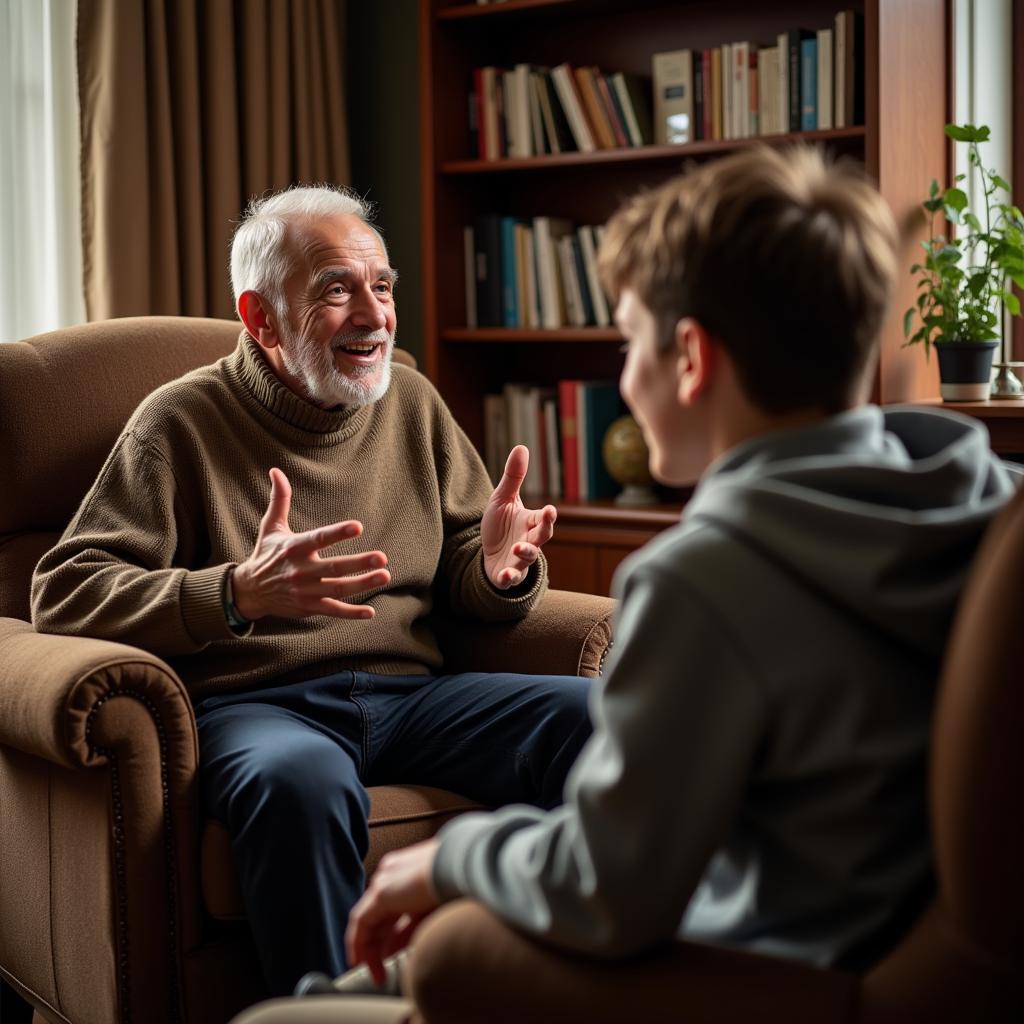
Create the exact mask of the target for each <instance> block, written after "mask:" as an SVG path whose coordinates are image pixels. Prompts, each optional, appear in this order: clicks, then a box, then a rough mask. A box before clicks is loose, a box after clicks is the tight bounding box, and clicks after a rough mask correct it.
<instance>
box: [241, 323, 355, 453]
mask: <svg viewBox="0 0 1024 1024" xmlns="http://www.w3.org/2000/svg"><path fill="white" fill-rule="evenodd" d="M225 367H226V369H227V372H228V375H229V377H230V378H231V380H232V383H233V384H234V385H235V389H236V391H237V392H238V393H239V395H240V397H241V398H242V399H243V400H245V401H246V404H247V405H248V406H249V407H250V408H251V409H252V410H253V411H254V412H256V413H257V415H258V416H259V417H260V419H261V420H263V422H264V423H266V424H267V425H268V426H269V427H270V429H271V430H273V431H274V432H275V433H277V434H280V435H282V436H288V437H289V438H290V439H291V440H292V441H294V442H295V443H298V444H304V445H309V446H314V447H329V446H330V445H335V444H339V443H340V442H342V441H345V440H347V439H348V438H350V437H351V436H352V435H353V434H355V433H356V432H357V431H358V430H359V429H360V428H361V427H362V425H363V424H364V423H365V421H366V419H367V417H368V416H369V409H370V406H368V405H363V406H358V407H357V408H350V407H345V408H340V409H321V408H320V407H319V406H317V405H314V404H313V403H312V402H308V401H306V399H304V398H300V397H299V396H298V395H297V394H295V393H294V392H293V391H291V390H290V389H289V388H287V387H286V386H285V385H284V384H282V383H281V381H280V379H279V378H278V376H277V374H275V373H274V371H273V370H272V369H271V368H270V365H269V364H268V363H267V361H266V359H265V358H264V356H263V352H262V351H261V350H260V347H259V345H257V344H256V342H255V341H254V340H253V338H252V336H251V335H250V334H249V332H248V331H242V333H241V335H240V336H239V339H238V347H237V348H236V349H235V351H234V352H233V353H232V354H231V355H230V356H228V358H227V360H226V362H225Z"/></svg>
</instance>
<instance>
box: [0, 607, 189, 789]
mask: <svg viewBox="0 0 1024 1024" xmlns="http://www.w3.org/2000/svg"><path fill="white" fill-rule="evenodd" d="M113 697H130V698H132V699H134V700H135V701H137V702H138V703H139V704H141V705H143V706H145V707H146V708H147V709H148V710H149V711H150V712H156V713H157V716H156V717H158V718H159V719H160V720H161V725H162V728H163V729H164V730H165V731H169V732H170V733H172V734H173V739H174V740H175V746H176V747H178V748H179V749H178V757H179V764H178V766H177V767H178V769H179V770H181V769H182V768H184V769H185V770H186V772H189V771H191V772H194V771H195V767H196V763H197V759H198V741H197V738H196V728H195V719H194V717H193V714H192V707H191V704H190V702H189V699H188V695H187V694H186V692H185V687H184V684H183V683H182V682H181V680H180V679H179V678H178V677H177V675H176V674H175V673H174V671H173V670H172V669H171V668H170V667H169V666H168V665H167V664H165V663H164V662H163V661H161V660H160V659H159V658H157V657H155V656H154V655H152V654H147V653H146V652H145V651H141V650H139V649H138V648H135V647H129V646H127V645H125V644H118V643H111V642H109V641H107V640H90V639H86V638H83V637H69V636H54V635H50V634H45V633H37V632H35V630H34V629H33V628H32V626H31V625H30V624H29V623H27V622H23V621H22V620H20V619H5V618H0V745H4V746H10V747H15V748H16V749H18V750H21V751H24V752H25V753H27V754H33V755H34V756H36V757H41V758H44V759H45V760H47V761H52V762H54V763H56V764H61V765H64V766H65V767H69V768H76V767H95V766H97V765H100V764H103V763H105V760H106V755H105V753H104V751H106V750H109V749H111V748H112V747H116V746H119V745H121V744H122V743H131V742H133V741H134V740H137V739H138V737H137V734H128V735H118V726H117V724H115V723H125V724H127V723H128V721H129V720H130V719H129V718H128V717H126V716H123V715H116V716H115V715H111V716H103V715H102V709H103V708H104V706H105V705H107V703H108V702H109V701H110V700H111V698H113ZM105 717H109V722H107V721H105ZM182 755H184V759H185V763H184V764H182V763H181V762H180V758H181V757H182Z"/></svg>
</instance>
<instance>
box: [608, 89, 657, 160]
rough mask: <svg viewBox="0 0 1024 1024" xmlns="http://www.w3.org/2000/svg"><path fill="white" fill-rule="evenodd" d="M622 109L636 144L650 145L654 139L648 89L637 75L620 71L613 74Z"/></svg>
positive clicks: (632, 139) (631, 136)
mask: <svg viewBox="0 0 1024 1024" xmlns="http://www.w3.org/2000/svg"><path fill="white" fill-rule="evenodd" d="M612 82H613V83H614V85H615V91H616V93H617V94H618V97H619V102H620V104H621V105H622V111H623V113H624V114H625V115H626V121H627V124H628V127H629V136H630V139H631V141H632V142H633V145H634V146H649V145H650V144H651V142H652V141H653V139H654V134H653V132H654V128H653V124H652V121H651V107H650V103H649V102H648V100H647V91H646V89H644V87H643V85H642V84H641V82H640V79H639V78H637V76H636V75H627V74H626V73H625V72H622V71H618V72H616V73H615V74H614V75H612Z"/></svg>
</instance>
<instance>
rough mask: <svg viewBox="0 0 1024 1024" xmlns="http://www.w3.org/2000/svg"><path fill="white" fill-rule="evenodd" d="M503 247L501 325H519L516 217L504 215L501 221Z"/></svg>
mask: <svg viewBox="0 0 1024 1024" xmlns="http://www.w3.org/2000/svg"><path fill="white" fill-rule="evenodd" d="M499 231H500V236H501V248H500V250H499V257H498V260H499V264H500V271H501V326H502V327H518V326H519V283H518V280H517V274H516V219H515V218H514V217H502V218H501V220H500V222H499Z"/></svg>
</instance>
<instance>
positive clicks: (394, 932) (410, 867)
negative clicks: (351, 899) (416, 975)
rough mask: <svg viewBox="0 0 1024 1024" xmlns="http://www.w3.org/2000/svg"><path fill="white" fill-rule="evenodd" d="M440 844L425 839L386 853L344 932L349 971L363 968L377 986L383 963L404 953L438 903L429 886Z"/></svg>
mask: <svg viewBox="0 0 1024 1024" xmlns="http://www.w3.org/2000/svg"><path fill="white" fill-rule="evenodd" d="M437 847H438V840H437V839H436V838H435V839H427V840H425V841H424V842H421V843H414V844H413V845H412V846H407V847H406V848H405V849H404V850H395V851H393V852H392V853H389V854H387V855H386V856H385V857H384V858H383V859H382V860H381V862H380V865H379V866H378V868H377V870H376V871H375V872H374V873H373V878H371V879H370V884H369V885H368V886H367V887H366V892H365V893H364V894H363V897H362V899H361V900H360V901H359V902H358V903H357V904H356V905H355V906H354V907H353V908H352V913H351V914H349V917H348V928H347V929H346V931H345V951H346V953H347V955H348V962H349V964H350V966H352V967H355V965H356V964H360V963H365V964H366V966H367V967H369V968H370V974H371V975H372V976H373V978H374V980H375V981H376V982H377V984H378V985H379V984H381V983H383V981H384V960H385V958H387V957H389V956H391V955H392V954H393V953H397V952H398V951H399V950H400V949H404V948H405V946H407V945H408V944H409V940H410V939H411V938H412V933H413V932H414V931H415V930H416V927H417V925H418V924H419V923H420V922H421V921H422V920H423V918H425V917H426V916H427V915H428V914H429V913H430V912H431V911H432V910H433V909H434V908H435V907H437V906H438V903H439V900H438V898H437V894H436V893H435V892H434V886H433V884H432V882H431V873H432V871H433V866H434V857H435V856H436V855H437Z"/></svg>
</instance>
